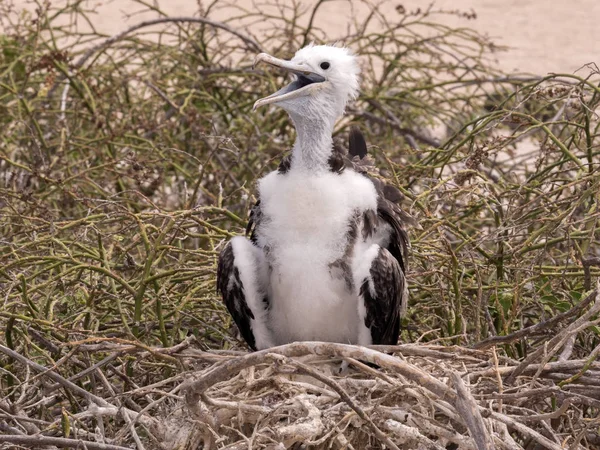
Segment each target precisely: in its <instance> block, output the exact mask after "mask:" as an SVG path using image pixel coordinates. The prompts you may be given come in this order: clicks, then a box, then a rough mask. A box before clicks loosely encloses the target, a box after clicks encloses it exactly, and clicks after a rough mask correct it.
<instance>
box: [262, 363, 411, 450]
mask: <svg viewBox="0 0 600 450" xmlns="http://www.w3.org/2000/svg"><path fill="white" fill-rule="evenodd" d="M266 357H267V358H268V359H272V360H273V361H275V362H278V363H279V364H288V365H291V366H294V367H296V368H297V369H298V370H299V371H300V372H302V373H304V374H306V375H309V376H311V377H313V378H315V379H316V380H319V381H320V382H321V383H324V384H326V385H327V386H329V387H330V388H331V389H333V390H334V391H335V392H337V394H338V395H339V396H340V398H341V399H342V400H344V401H345V402H346V403H347V404H348V406H350V408H352V409H353V410H354V412H355V413H356V414H357V415H358V417H360V418H361V419H362V420H364V421H365V422H366V423H367V424H368V425H369V427H370V428H371V429H372V430H373V433H374V434H375V436H377V438H378V439H379V440H380V441H381V442H383V443H385V445H387V446H388V447H389V448H392V449H395V450H400V449H399V448H398V446H396V444H394V443H393V442H392V440H391V439H390V438H389V437H388V436H387V435H386V434H385V433H384V432H383V431H381V430H380V429H379V427H378V426H377V425H375V422H373V420H372V419H371V418H370V417H369V416H367V414H366V413H365V412H364V411H363V409H362V408H361V407H360V406H359V405H358V403H356V402H355V401H354V400H352V398H351V397H350V396H349V395H348V393H347V392H346V391H345V390H344V388H342V387H341V386H340V385H339V384H338V383H337V382H336V381H334V380H333V379H331V378H329V377H327V376H325V375H323V374H321V373H319V372H317V371H316V370H313V369H312V368H311V367H310V366H307V365H306V364H304V363H302V362H300V361H296V360H294V359H291V358H288V357H286V356H282V355H278V354H276V353H268V354H267V355H266Z"/></svg>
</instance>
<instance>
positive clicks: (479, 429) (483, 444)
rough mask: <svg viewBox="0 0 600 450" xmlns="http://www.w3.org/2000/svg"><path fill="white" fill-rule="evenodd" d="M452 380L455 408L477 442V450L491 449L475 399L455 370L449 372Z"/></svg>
mask: <svg viewBox="0 0 600 450" xmlns="http://www.w3.org/2000/svg"><path fill="white" fill-rule="evenodd" d="M451 378H452V382H453V383H454V387H455V388H456V393H457V400H456V409H457V410H458V412H459V413H460V414H461V415H462V418H463V420H464V422H465V424H466V425H467V428H468V429H469V432H470V433H471V437H472V438H473V440H474V441H475V443H476V444H477V449H478V450H493V449H494V445H493V443H492V440H491V439H490V436H489V434H488V432H487V429H486V428H485V424H484V423H483V417H481V412H480V411H479V406H478V405H477V403H476V402H475V399H474V398H473V396H472V395H471V393H470V392H469V390H468V389H467V387H466V386H465V384H464V383H463V381H462V379H461V378H460V376H458V374H457V373H456V372H452V374H451Z"/></svg>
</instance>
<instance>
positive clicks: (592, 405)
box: [179, 304, 600, 450]
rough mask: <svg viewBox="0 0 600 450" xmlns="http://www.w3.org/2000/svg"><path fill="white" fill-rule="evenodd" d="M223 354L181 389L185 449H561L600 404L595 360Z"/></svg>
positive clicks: (324, 351)
mask: <svg viewBox="0 0 600 450" xmlns="http://www.w3.org/2000/svg"><path fill="white" fill-rule="evenodd" d="M597 306H600V304H598V305H597ZM596 309H597V308H596ZM186 353H188V352H186ZM194 353H195V352H194V351H190V352H189V355H190V356H192V355H193V354H194ZM197 356H198V358H200V359H202V358H204V356H205V355H204V354H198V355H197ZM211 357H212V358H214V354H211ZM222 359H223V361H222V362H216V363H214V364H213V365H212V366H210V367H209V368H207V369H205V370H203V371H202V372H201V373H199V374H197V375H196V376H194V378H193V380H189V381H188V382H187V383H186V386H185V392H186V401H187V406H188V408H189V411H190V412H191V413H192V414H191V417H189V419H188V420H190V421H193V422H195V423H196V424H197V425H198V427H197V428H196V429H195V432H194V433H192V435H193V436H192V435H187V436H186V438H185V440H186V441H187V445H188V446H187V448H204V449H209V448H227V449H242V448H243V449H246V448H266V449H273V450H275V449H285V448H335V449H352V448H354V449H369V448H373V449H376V448H391V449H494V448H498V449H504V448H506V449H521V448H547V449H556V450H558V449H563V448H572V449H579V448H581V449H583V448H592V447H590V445H591V444H594V443H595V444H594V445H598V444H599V443H600V440H598V436H597V434H595V430H596V433H597V430H598V426H599V425H600V423H599V422H598V419H596V420H593V419H591V417H594V416H593V415H590V413H591V412H592V411H598V409H599V408H600V363H598V362H591V361H589V360H579V361H565V362H562V361H559V362H554V363H547V364H543V363H542V364H528V365H527V366H522V365H521V364H519V363H518V362H517V361H513V360H511V359H508V358H502V357H498V356H496V353H495V350H494V349H491V350H488V351H479V350H472V349H467V348H462V347H442V346H428V345H415V344H408V345H399V346H393V347H382V346H379V347H377V348H364V347H358V346H352V345H343V344H331V343H320V342H302V343H294V344H288V345H284V346H281V347H277V348H274V349H269V350H264V351H261V352H256V353H251V354H244V355H239V356H234V355H231V356H225V355H223V356H222ZM333 359H335V360H337V362H336V363H334V362H332V360H333ZM341 361H345V362H346V363H348V364H349V366H350V367H349V368H348V369H347V373H346V374H344V375H341V374H338V373H336V372H337V371H338V370H339V369H340V367H341V365H340V362H341ZM365 363H369V364H371V365H376V366H377V367H372V366H371V365H367V364H365ZM584 368H587V372H586V373H585V375H580V376H578V375H579V374H581V373H583V371H584V370H585V369H584ZM517 371H520V373H521V374H520V375H519V376H518V377H512V376H511V375H514V374H515V373H516V372H517ZM574 376H575V377H578V378H577V379H576V380H573V382H572V383H568V384H565V385H564V386H562V388H560V387H559V386H558V383H559V382H560V381H564V380H567V379H573V378H574ZM511 378H512V382H510V383H508V382H507V380H509V379H511ZM586 417H587V419H586ZM596 417H597V415H596ZM182 437H183V436H181V435H179V439H181V438H182ZM192 441H193V444H192V443H191V442H192ZM199 442H203V446H202V445H201V446H200V447H198V443H199ZM179 443H180V444H181V441H180V442H179ZM535 445H537V447H536V446H535Z"/></svg>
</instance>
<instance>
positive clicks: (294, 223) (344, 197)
mask: <svg viewBox="0 0 600 450" xmlns="http://www.w3.org/2000/svg"><path fill="white" fill-rule="evenodd" d="M259 193H260V199H261V211H262V220H261V223H260V230H259V233H258V240H259V241H258V242H259V245H260V246H261V247H263V248H264V249H265V252H266V256H267V260H268V262H269V264H270V265H271V267H272V272H271V275H270V289H269V290H270V292H269V297H270V299H271V310H270V323H271V325H272V328H273V330H272V331H273V333H274V335H275V340H276V341H277V342H276V343H277V344H280V343H285V342H290V341H295V340H326V341H337V342H356V339H357V335H358V332H357V327H358V313H357V301H358V299H357V297H356V295H355V294H354V293H351V292H348V291H347V288H346V285H345V283H344V282H343V280H340V279H335V278H332V277H331V275H330V268H329V264H331V263H332V262H334V261H336V260H337V259H339V258H340V257H342V256H343V254H344V252H345V250H346V246H347V243H348V237H347V232H348V229H349V226H350V224H351V220H352V218H353V217H354V216H355V215H356V214H361V213H362V212H364V211H365V210H367V209H376V207H377V193H376V191H375V188H374V186H373V184H372V183H371V181H370V180H368V179H367V178H366V177H364V176H362V175H359V174H357V173H355V172H353V171H345V172H343V173H342V174H334V173H330V172H327V173H320V174H310V173H306V172H294V171H293V170H291V171H290V172H288V173H287V174H279V173H277V172H272V173H270V174H269V175H267V176H266V177H264V178H263V179H261V180H260V182H259ZM334 324H335V326H333V325H334Z"/></svg>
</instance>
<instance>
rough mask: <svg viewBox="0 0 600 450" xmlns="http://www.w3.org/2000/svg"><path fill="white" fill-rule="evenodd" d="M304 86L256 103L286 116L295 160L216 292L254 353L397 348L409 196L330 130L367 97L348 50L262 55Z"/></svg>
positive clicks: (273, 183) (228, 254)
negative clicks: (290, 348)
mask: <svg viewBox="0 0 600 450" xmlns="http://www.w3.org/2000/svg"><path fill="white" fill-rule="evenodd" d="M261 62H262V63H267V64H270V65H271V66H274V67H277V68H279V69H282V70H285V71H287V72H289V73H291V74H292V76H293V77H294V80H293V81H292V82H291V83H290V84H288V85H287V86H285V87H283V88H282V89H280V90H279V91H277V92H275V93H274V94H272V95H270V96H268V97H265V98H262V99H260V100H258V101H257V102H256V103H255V105H254V108H255V109H256V108H257V107H259V106H264V105H270V104H272V105H276V106H279V107H281V108H283V109H284V110H285V111H287V112H288V114H289V116H290V117H291V119H292V121H293V123H294V126H295V128H296V132H297V137H296V142H295V144H294V146H293V149H292V154H291V158H288V159H286V160H284V161H283V162H282V164H281V165H280V167H279V169H278V170H276V171H273V172H271V173H269V174H268V175H266V176H264V177H263V178H261V179H260V181H259V182H258V199H259V200H258V202H257V203H256V205H255V207H254V208H253V209H252V212H251V216H250V223H249V225H248V232H249V233H250V232H251V237H250V238H249V239H248V238H246V237H242V236H238V237H234V238H233V239H232V240H231V241H230V242H229V243H228V244H227V246H226V247H225V248H224V249H223V251H222V252H221V254H220V257H219V267H218V280H217V285H218V289H219V291H220V292H221V294H222V295H223V299H224V302H225V304H226V306H227V308H228V310H229V312H230V313H231V315H232V316H233V319H234V320H235V322H236V324H237V326H238V328H239V330H240V332H241V334H242V336H243V338H244V339H245V340H246V342H247V343H248V345H249V346H250V347H251V348H252V349H253V350H257V349H258V350H260V349H264V348H269V347H273V346H276V345H281V344H285V343H289V342H295V341H328V342H340V343H350V344H359V345H369V344H396V343H397V340H398V335H399V327H400V316H401V313H402V311H403V309H404V308H405V307H406V302H407V284H406V278H405V272H406V270H407V262H406V257H407V255H406V252H407V248H408V245H409V242H408V237H407V235H406V232H405V231H404V228H403V225H404V223H406V222H407V221H410V217H409V216H408V215H406V214H405V213H403V212H402V210H401V209H400V208H399V207H398V206H397V205H396V204H395V201H394V197H396V199H395V200H396V201H397V197H398V195H399V192H398V191H397V190H395V188H392V187H391V186H387V185H384V184H383V183H382V182H381V181H380V180H378V179H374V178H372V177H370V176H368V175H367V174H366V170H364V169H363V167H364V166H365V164H364V162H365V161H367V158H366V144H365V142H364V138H363V137H362V135H361V134H360V133H359V132H358V131H357V130H353V131H352V132H351V134H350V156H349V157H347V156H346V155H344V154H343V153H342V152H340V150H339V148H336V146H334V142H333V138H332V132H333V127H334V124H335V122H336V120H337V119H338V118H339V117H341V116H342V115H343V113H344V110H345V107H346V104H347V102H348V101H349V100H352V99H354V98H356V96H357V94H358V89H359V67H358V64H357V60H356V57H355V56H354V55H353V54H352V53H351V52H350V51H349V50H348V49H346V48H340V47H334V46H324V45H318V46H317V45H309V46H307V47H305V48H302V49H301V50H299V51H298V52H297V53H296V55H295V56H294V58H293V59H292V60H290V61H285V60H281V59H278V58H275V57H273V56H270V55H268V54H266V53H261V54H259V55H258V56H257V57H256V60H255V65H256V64H258V63H261Z"/></svg>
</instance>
